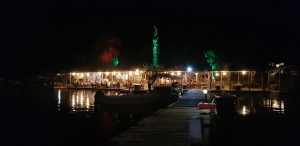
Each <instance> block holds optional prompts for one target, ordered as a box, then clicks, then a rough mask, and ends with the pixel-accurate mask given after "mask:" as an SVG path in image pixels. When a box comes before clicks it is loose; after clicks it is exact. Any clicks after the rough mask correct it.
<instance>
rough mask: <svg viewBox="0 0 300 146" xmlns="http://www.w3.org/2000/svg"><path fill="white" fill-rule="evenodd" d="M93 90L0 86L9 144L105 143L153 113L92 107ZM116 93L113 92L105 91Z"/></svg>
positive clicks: (152, 108) (142, 108)
mask: <svg viewBox="0 0 300 146" xmlns="http://www.w3.org/2000/svg"><path fill="white" fill-rule="evenodd" d="M95 92H96V90H71V89H45V88H40V87H36V88H30V87H27V88H6V89H3V88H2V90H0V94H1V99H2V108H3V109H2V112H3V114H2V116H3V118H2V119H3V121H4V122H2V123H3V125H5V130H4V131H2V132H4V133H5V134H6V137H5V138H4V140H5V142H7V143H9V145H19V144H20V142H21V143H22V145H73V146H74V145H80V146H83V145H95V144H97V145H107V139H109V138H110V137H112V136H114V135H116V134H118V133H120V132H121V131H123V130H124V129H126V128H128V127H130V126H133V125H135V124H136V123H137V122H138V121H139V120H140V119H142V118H144V117H145V116H147V115H149V114H151V113H153V112H154V111H155V110H156V109H155V108H154V107H137V108H126V107H125V108H126V109H127V110H126V111H125V110H123V109H118V108H113V109H99V110H97V111H96V110H95V108H94V94H95ZM107 94H108V95H109V94H113V95H115V94H116V93H115V92H107Z"/></svg>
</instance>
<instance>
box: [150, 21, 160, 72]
mask: <svg viewBox="0 0 300 146" xmlns="http://www.w3.org/2000/svg"><path fill="white" fill-rule="evenodd" d="M152 43H153V49H152V51H153V67H157V66H158V55H159V48H158V46H159V45H158V33H157V28H156V26H155V25H154V35H153V40H152Z"/></svg>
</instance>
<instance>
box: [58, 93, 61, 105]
mask: <svg viewBox="0 0 300 146" xmlns="http://www.w3.org/2000/svg"><path fill="white" fill-rule="evenodd" d="M60 93H61V91H60V90H58V96H57V98H58V104H60V103H61V94H60Z"/></svg>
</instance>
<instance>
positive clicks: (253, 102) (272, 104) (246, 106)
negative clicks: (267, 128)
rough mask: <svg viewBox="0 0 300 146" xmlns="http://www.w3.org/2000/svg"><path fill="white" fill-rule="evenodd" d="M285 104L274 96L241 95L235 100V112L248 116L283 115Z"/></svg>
mask: <svg viewBox="0 0 300 146" xmlns="http://www.w3.org/2000/svg"><path fill="white" fill-rule="evenodd" d="M284 104H285V102H284V100H283V99H282V98H280V97H278V96H274V95H262V94H252V95H241V96H238V100H237V112H238V113H239V114H240V115H244V116H245V115H249V114H284V113H285V106H284Z"/></svg>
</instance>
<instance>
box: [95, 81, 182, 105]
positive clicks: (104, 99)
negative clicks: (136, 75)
mask: <svg viewBox="0 0 300 146" xmlns="http://www.w3.org/2000/svg"><path fill="white" fill-rule="evenodd" d="M94 97H95V100H94V105H95V106H96V107H97V106H103V105H131V106H134V105H145V104H157V103H159V104H163V105H165V104H171V103H173V102H174V101H176V100H177V99H178V98H179V93H177V92H174V90H172V88H171V87H165V86H164V87H155V88H154V90H153V91H150V92H147V93H128V94H125V95H114V96H107V95H105V93H104V92H103V91H102V90H98V91H97V92H96V94H95V96H94Z"/></svg>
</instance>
